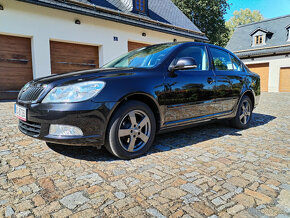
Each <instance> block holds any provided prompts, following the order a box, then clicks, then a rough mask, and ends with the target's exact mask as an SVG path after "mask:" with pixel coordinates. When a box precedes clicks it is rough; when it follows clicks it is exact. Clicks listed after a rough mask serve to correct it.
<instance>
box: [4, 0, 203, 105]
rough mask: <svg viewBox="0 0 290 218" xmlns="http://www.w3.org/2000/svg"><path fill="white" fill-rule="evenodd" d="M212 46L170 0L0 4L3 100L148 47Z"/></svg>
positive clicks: (11, 0) (51, 0)
mask: <svg viewBox="0 0 290 218" xmlns="http://www.w3.org/2000/svg"><path fill="white" fill-rule="evenodd" d="M173 41H208V39H207V37H206V36H205V35H204V33H202V32H201V31H200V30H199V29H198V28H197V27H196V26H195V25H194V24H193V23H192V22H191V21H190V20H189V19H188V18H187V17H186V16H185V15H184V14H183V13H182V12H181V11H180V10H179V9H178V8H177V7H176V6H175V5H174V4H173V3H172V2H171V0H163V1H160V0H118V1H116V0H102V1H99V0H65V1H63V0H9V1H7V0H0V48H1V49H0V100H4V99H6V100H7V99H15V98H16V96H17V94H18V92H19V90H20V88H21V87H22V86H23V85H24V84H25V83H26V82H28V81H30V80H32V79H33V78H39V77H44V76H49V75H51V74H60V73H65V72H70V71H77V70H84V69H93V68H98V67H100V66H102V65H104V64H105V63H107V62H109V61H111V60H112V59H114V58H117V57H118V56H120V55H122V54H124V53H125V52H127V51H131V50H134V49H137V48H140V47H143V46H146V45H151V44H156V43H162V42H173Z"/></svg>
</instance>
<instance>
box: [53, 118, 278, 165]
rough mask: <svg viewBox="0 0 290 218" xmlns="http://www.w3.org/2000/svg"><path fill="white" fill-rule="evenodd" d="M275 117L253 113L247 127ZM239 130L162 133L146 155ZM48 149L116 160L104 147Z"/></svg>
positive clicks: (222, 124)
mask: <svg viewBox="0 0 290 218" xmlns="http://www.w3.org/2000/svg"><path fill="white" fill-rule="evenodd" d="M275 118H276V117H274V116H271V115H266V114H259V113H253V117H252V122H251V125H250V127H249V129H250V128H254V127H258V126H262V125H265V124H267V123H269V122H270V121H272V120H274V119H275ZM240 131H241V130H240V129H234V128H231V127H230V125H229V123H228V121H218V122H216V123H210V124H205V125H202V126H198V127H191V128H186V129H183V130H178V131H173V132H170V133H163V134H160V135H157V136H156V139H155V142H154V144H153V146H152V148H151V149H150V150H149V152H148V155H150V154H152V153H158V152H164V151H169V150H172V149H178V148H182V147H185V146H191V145H194V144H197V143H199V142H203V141H208V140H211V139H214V138H220V137H222V136H226V135H231V136H242V134H241V133H239V132H240ZM48 146H49V148H51V149H52V150H54V151H55V152H57V153H60V154H62V155H65V156H67V157H71V158H75V159H79V160H87V161H115V160H119V159H118V158H116V157H114V156H113V155H111V154H110V153H109V152H108V151H107V150H106V149H105V148H104V147H102V148H101V149H97V148H95V147H87V146H66V145H57V144H49V145H48Z"/></svg>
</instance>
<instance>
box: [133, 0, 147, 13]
mask: <svg viewBox="0 0 290 218" xmlns="http://www.w3.org/2000/svg"><path fill="white" fill-rule="evenodd" d="M135 9H136V11H139V12H145V0H135Z"/></svg>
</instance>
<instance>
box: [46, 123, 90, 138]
mask: <svg viewBox="0 0 290 218" xmlns="http://www.w3.org/2000/svg"><path fill="white" fill-rule="evenodd" d="M49 134H50V135H55V136H83V135H84V134H83V132H82V130H81V129H80V128H78V127H75V126H69V125H55V124H52V125H50V127H49Z"/></svg>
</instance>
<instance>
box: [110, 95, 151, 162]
mask: <svg viewBox="0 0 290 218" xmlns="http://www.w3.org/2000/svg"><path fill="white" fill-rule="evenodd" d="M155 133H156V120H155V116H154V114H153V112H152V110H151V109H150V107H149V106H148V105H146V104H145V103H143V102H140V101H135V100H130V101H127V102H125V103H124V104H123V105H121V106H120V107H119V108H118V109H117V110H116V112H115V113H114V114H113V116H112V118H111V120H110V122H109V125H108V129H107V137H106V145H105V147H106V148H107V150H108V151H109V152H111V153H112V154H113V155H115V156H117V157H119V158H121V159H133V158H137V157H140V156H142V155H143V154H144V153H146V152H147V151H148V149H149V148H150V147H151V145H152V144H153V141H154V138H155Z"/></svg>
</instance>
